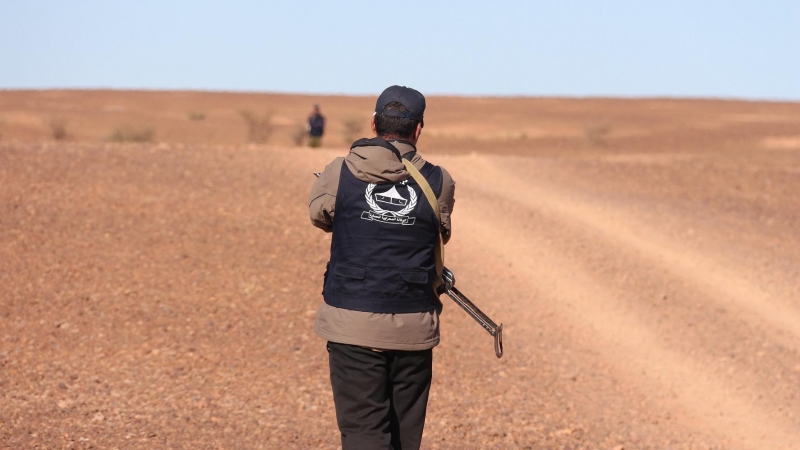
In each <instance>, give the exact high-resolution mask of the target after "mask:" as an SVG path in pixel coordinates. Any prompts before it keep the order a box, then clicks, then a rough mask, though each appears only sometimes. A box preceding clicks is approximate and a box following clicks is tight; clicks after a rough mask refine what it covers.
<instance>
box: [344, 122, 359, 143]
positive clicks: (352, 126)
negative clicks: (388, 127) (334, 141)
mask: <svg viewBox="0 0 800 450" xmlns="http://www.w3.org/2000/svg"><path fill="white" fill-rule="evenodd" d="M343 125H344V129H343V130H342V137H343V138H344V140H345V143H347V144H351V143H352V142H353V141H355V140H356V139H358V138H359V137H360V136H361V130H363V129H364V126H363V121H362V120H361V119H347V120H345V121H344V122H343Z"/></svg>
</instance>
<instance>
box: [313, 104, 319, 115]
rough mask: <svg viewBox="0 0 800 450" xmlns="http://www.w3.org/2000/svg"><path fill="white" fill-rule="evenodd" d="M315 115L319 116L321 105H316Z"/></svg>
mask: <svg viewBox="0 0 800 450" xmlns="http://www.w3.org/2000/svg"><path fill="white" fill-rule="evenodd" d="M314 113H315V114H319V105H314Z"/></svg>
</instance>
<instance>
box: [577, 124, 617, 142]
mask: <svg viewBox="0 0 800 450" xmlns="http://www.w3.org/2000/svg"><path fill="white" fill-rule="evenodd" d="M610 132H611V124H609V123H608V122H607V121H605V120H602V121H597V122H589V123H587V124H585V125H584V126H583V137H584V139H585V140H586V143H587V144H588V145H589V146H591V147H601V146H605V145H606V137H607V136H608V133H610Z"/></svg>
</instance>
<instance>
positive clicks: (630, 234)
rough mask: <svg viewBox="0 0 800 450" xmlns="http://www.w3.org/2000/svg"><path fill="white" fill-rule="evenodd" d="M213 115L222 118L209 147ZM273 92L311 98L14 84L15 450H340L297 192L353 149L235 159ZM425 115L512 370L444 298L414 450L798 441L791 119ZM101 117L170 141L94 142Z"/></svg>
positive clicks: (709, 106) (2, 338) (589, 106)
mask: <svg viewBox="0 0 800 450" xmlns="http://www.w3.org/2000/svg"><path fill="white" fill-rule="evenodd" d="M47 98H51V100H48V101H50V102H51V103H47V102H44V100H42V99H47ZM65 98H66V99H65ZM210 98H214V99H216V100H214V101H215V102H217V103H215V104H216V105H217V108H218V110H219V111H222V112H220V114H221V115H222V116H224V115H225V114H227V115H228V116H229V117H228V118H227V119H223V118H220V119H219V123H218V124H216V125H215V122H214V120H217V119H214V117H215V115H214V114H216V113H212V112H213V111H216V110H211V109H209V108H205V109H204V110H206V111H212V112H209V113H208V114H209V116H208V118H207V119H206V122H203V123H202V124H200V125H202V130H203V131H202V133H197V135H193V133H192V130H191V127H195V126H198V123H196V122H193V121H189V120H188V119H187V118H186V116H185V114H186V111H187V110H189V109H190V108H195V109H198V110H199V109H201V108H203V106H202V105H208V104H210V103H213V102H211V100H209V99H210ZM52 99H56V100H52ZM58 99H60V100H58ZM180 99H183V100H180ZM264 99H272V100H270V101H274V102H275V103H274V104H273V109H274V110H275V111H277V112H276V113H275V114H276V116H279V117H287V118H288V117H293V115H299V117H301V118H302V116H303V115H304V114H305V111H306V109H307V108H306V105H307V104H309V103H311V102H313V101H314V99H312V98H310V97H302V96H294V97H293V96H254V95H248V94H209V93H113V92H66V93H65V92H59V91H54V92H2V93H0V105H3V108H2V109H0V121H1V122H2V125H0V134H2V135H3V137H2V140H0V186H2V189H0V448H11V449H21V448H102V449H105V448H147V449H150V448H214V449H216V448H224V449H245V448H253V449H255V448H266V449H284V448H297V449H306V448H325V449H328V448H336V447H337V443H338V432H337V430H336V426H335V419H334V414H333V405H332V400H331V395H330V387H329V382H328V372H327V356H326V352H325V350H324V343H323V342H322V341H321V340H320V339H318V338H317V337H316V336H315V335H314V334H313V332H312V330H311V328H312V323H313V314H314V310H315V309H316V307H317V305H318V304H319V302H320V301H321V297H320V295H319V291H320V284H321V276H322V272H323V268H324V265H325V262H326V260H327V249H328V245H329V238H328V236H326V235H325V234H324V233H322V232H319V231H318V230H316V229H314V228H313V227H312V226H311V225H310V223H309V221H308V218H307V212H306V195H307V192H308V189H309V188H310V186H311V183H312V182H313V177H312V175H311V172H312V171H316V170H319V169H320V168H322V167H323V165H324V164H326V163H327V162H329V161H330V159H332V158H333V157H335V156H337V155H341V154H343V153H344V152H345V151H346V149H345V147H344V146H343V142H336V141H334V139H333V138H330V139H328V141H327V145H328V148H324V149H321V150H310V149H305V148H296V147H293V146H290V145H287V144H288V143H286V142H282V141H281V139H288V138H286V137H285V136H284V137H283V138H279V137H276V138H275V142H273V143H272V144H271V145H248V144H246V143H243V142H242V141H241V140H242V139H243V138H244V136H245V135H244V130H243V128H241V124H239V123H238V122H237V121H238V118H237V117H236V111H237V108H240V106H239V105H237V104H235V103H236V102H237V101H238V102H245V103H246V102H251V103H252V105H258V104H259V101H261V100H264ZM325 100H326V101H327V103H323V108H326V107H327V110H328V111H329V120H330V121H331V122H332V123H336V121H337V120H339V119H338V118H337V116H336V114H334V112H337V111H339V112H341V114H342V116H344V117H347V116H348V115H349V114H351V113H352V114H355V113H356V112H357V111H359V108H362V107H366V108H367V110H368V111H369V103H370V101H369V100H368V99H362V98H336V97H331V98H326V99H325ZM225 101H230V102H231V104H229V105H228V106H224V107H223V104H224V102H225ZM59 102H61V103H59ZM126 102H128V103H126ZM429 103H430V105H431V117H430V120H429V124H427V125H426V128H425V133H428V134H429V135H430V136H427V137H426V135H425V134H423V140H422V142H421V143H420V149H421V151H422V152H423V153H425V154H426V155H427V157H428V159H430V160H431V161H433V162H435V163H437V164H440V165H443V166H445V167H447V168H448V170H449V171H450V172H451V173H452V174H453V176H454V177H455V179H456V181H457V191H456V197H457V203H456V208H455V212H454V215H453V220H454V237H453V239H452V241H451V243H450V244H449V245H448V246H447V265H448V266H449V267H450V268H451V269H453V270H454V272H455V273H456V275H457V277H458V285H459V287H460V288H461V289H462V290H463V291H464V292H465V293H467V294H468V295H469V296H470V298H472V299H473V301H475V302H476V303H477V304H479V305H480V306H481V307H482V308H483V309H484V310H485V311H486V312H487V313H489V314H490V315H491V316H492V317H493V318H494V319H495V320H496V321H498V322H504V323H505V327H506V356H504V357H503V358H502V359H500V360H498V359H496V358H495V356H494V354H493V351H492V341H491V338H490V337H489V336H488V334H486V333H485V332H484V331H483V330H482V329H481V328H480V327H479V326H478V325H477V324H476V323H474V322H473V321H472V320H471V319H470V318H469V317H468V316H467V315H466V314H464V313H463V312H462V311H460V310H459V309H457V307H456V306H455V305H453V304H452V303H451V302H450V301H449V300H446V299H445V301H446V303H445V306H446V309H445V312H444V315H443V318H442V321H443V325H442V333H443V340H442V344H441V345H440V346H439V347H438V348H437V349H436V351H435V367H434V370H435V375H434V387H433V392H432V397H431V401H430V406H429V419H428V422H427V426H426V431H425V441H424V448H426V449H512V448H513V449H515V448H520V449H525V448H531V449H559V450H565V449H572V450H577V449H623V448H624V449H667V448H668V449H793V448H798V447H797V446H798V444H797V443H798V442H800V304H799V303H798V299H800V233H798V230H800V195H798V192H800V120H799V119H800V105H797V104H769V103H745V102H722V101H688V100H685V101H677V100H558V99H457V98H441V99H435V98H433V99H429ZM108 104H119V105H127V106H123V108H127V109H125V110H126V111H129V110H131V109H135V110H136V111H138V112H137V113H136V114H140V115H141V117H143V118H145V119H147V120H150V121H152V122H151V123H154V124H156V126H157V127H158V130H159V131H158V133H157V138H156V139H157V142H154V143H148V144H112V143H108V142H103V141H102V139H103V136H102V134H103V133H104V132H105V130H107V129H108V125H110V124H113V123H114V121H115V120H116V119H114V118H113V117H109V115H114V114H122V115H124V114H128V113H124V112H120V111H119V110H116V112H115V110H110V111H107V112H106V113H103V112H102V108H103V107H102V105H108ZM479 104H481V105H483V106H484V108H485V110H486V111H487V115H486V117H488V119H486V120H484V121H480V120H476V119H475V118H474V117H473V116H471V115H469V114H468V112H469V111H468V109H465V108H468V107H474V106H476V105H479ZM25 105H28V106H25ZM59 105H61V106H59ZM70 105H72V106H70ZM92 105H94V106H92ZM98 105H101V106H98ZM280 105H283V109H281V108H280ZM364 105H366V106H364ZM134 107H135V108H134ZM26 108H27V109H26ZM70 108H72V109H70ZM170 108H172V109H170ZM225 108H227V109H225ZM293 108H294V109H293ZM253 109H256V108H255V107H253ZM51 111H57V112H60V113H63V114H66V120H68V123H70V124H72V127H73V130H74V131H73V133H74V134H73V135H72V137H71V139H70V140H68V141H66V142H53V141H52V139H50V138H49V137H48V134H47V127H46V126H44V125H43V123H45V124H46V122H45V120H46V118H47V117H48V116H49V115H50V114H51ZM70 111H71V112H70ZM76 111H77V112H76ZM80 111H83V112H82V113H81V112H80ZM170 111H172V112H170ZM559 111H561V112H560V113H559ZM223 112H224V114H223ZM534 112H538V113H537V114H538V115H537V116H531V114H533V113H534ZM178 113H180V114H178ZM70 114H72V115H70ZM82 114H83V116H82ZM168 114H173V115H174V118H173V119H166V118H163V116H166V115H168ZM26 117H27V119H26ZM81 117H83V118H81ZM133 117H134V115H133V114H129V115H127V116H124V117H123V119H124V120H121V121H127V122H131V121H132V118H133ZM367 117H368V115H367ZM598 117H600V118H602V120H604V121H607V122H606V123H605V124H604V125H603V126H604V127H606V128H609V129H610V131H609V132H607V133H605V134H602V135H601V136H600V137H599V138H597V137H596V136H593V135H591V127H592V126H594V124H595V123H594V122H591V120H595V119H593V118H598ZM23 119H24V120H23ZM434 119H437V120H434ZM25 120H27V122H25ZM170 120H174V122H170ZM225 120H228V121H229V124H228V125H225ZM287 120H288V119H287ZM104 121H105V122H104ZM180 121H183V122H185V123H183V124H182V125H181V126H182V127H184V128H181V127H176V128H174V130H173V131H174V134H173V135H171V137H170V135H168V134H167V133H166V131H164V130H167V129H172V128H171V124H173V123H179V122H180ZM24 123H28V126H24V125H21V124H24ZM217 125H218V126H217ZM526 126H527V127H528V128H527V130H528V131H519V130H520V129H522V128H524V127H526ZM601 128H602V127H601ZM537 130H538V131H537ZM523 132H525V133H528V134H527V135H526V136H525V137H523V138H521V137H519V136H518V135H517V134H515V133H523ZM536 133H539V134H536ZM192 136H194V137H192ZM214 136H216V137H214Z"/></svg>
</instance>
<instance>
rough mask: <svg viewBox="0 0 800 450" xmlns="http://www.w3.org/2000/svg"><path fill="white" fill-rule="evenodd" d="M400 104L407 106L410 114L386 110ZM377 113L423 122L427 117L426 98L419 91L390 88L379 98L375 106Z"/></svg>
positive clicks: (398, 87)
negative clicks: (387, 106)
mask: <svg viewBox="0 0 800 450" xmlns="http://www.w3.org/2000/svg"><path fill="white" fill-rule="evenodd" d="M392 102H398V103H400V104H401V105H403V106H405V107H406V109H407V110H408V112H406V113H402V112H400V111H392V110H388V111H387V110H386V105H388V104H389V103H392ZM375 112H376V113H378V114H385V115H387V116H392V117H403V118H406V119H414V120H420V121H421V120H422V117H423V116H424V115H425V96H424V95H422V94H421V93H420V92H419V91H417V90H415V89H411V88H409V87H405V86H389V87H388V88H386V89H385V90H384V91H383V92H381V95H380V96H379V97H378V102H377V103H376V104H375Z"/></svg>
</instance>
